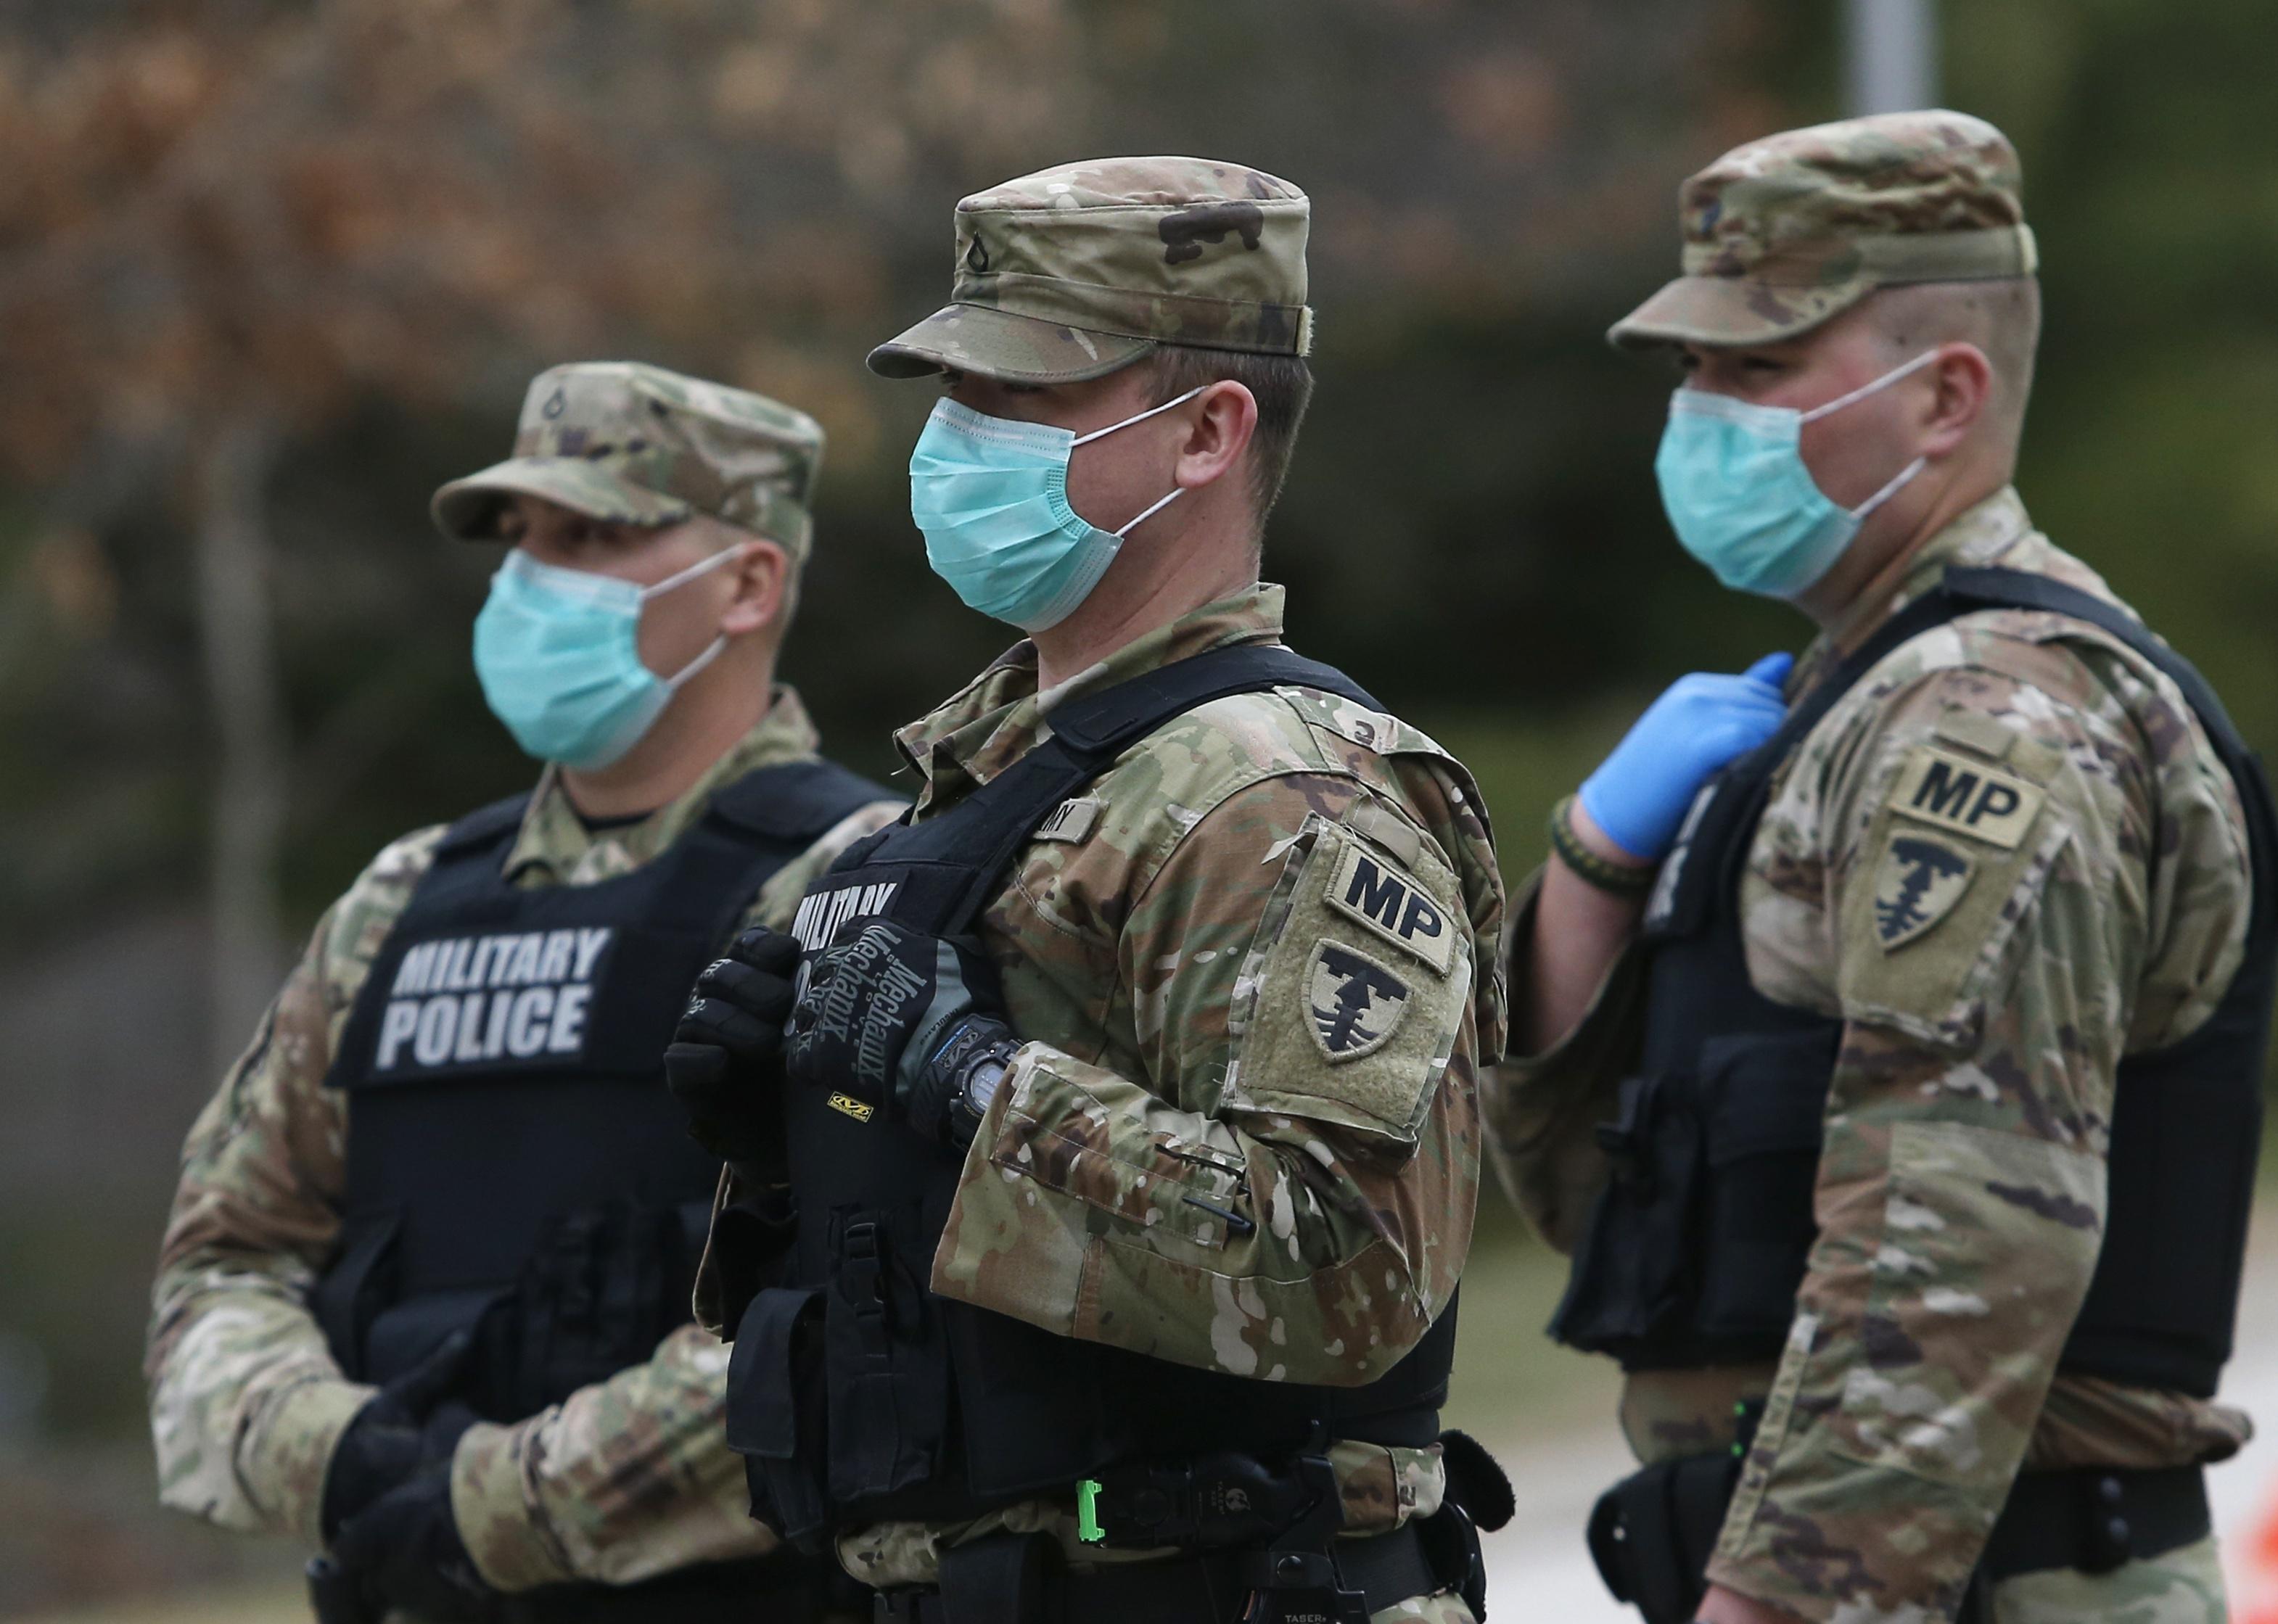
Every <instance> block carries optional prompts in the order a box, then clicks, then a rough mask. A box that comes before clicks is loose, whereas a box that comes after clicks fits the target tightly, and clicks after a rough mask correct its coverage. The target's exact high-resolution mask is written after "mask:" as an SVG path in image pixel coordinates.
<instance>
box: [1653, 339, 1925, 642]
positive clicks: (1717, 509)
mask: <svg viewBox="0 0 2278 1624" xmlns="http://www.w3.org/2000/svg"><path fill="white" fill-rule="evenodd" d="M1937 358H1938V352H1937V351H1936V350H1930V351H1928V352H1926V353H1924V354H1923V355H1917V356H1915V358H1914V359H1913V360H1912V361H1909V362H1907V363H1906V364H1905V365H1904V366H1901V367H1899V368H1896V369H1894V370H1892V371H1889V372H1885V373H1884V375H1883V376H1882V377H1878V378H1877V379H1876V380H1875V381H1874V382H1873V383H1871V384H1869V385H1865V386H1864V387H1863V388H1859V389H1854V390H1853V391H1852V392H1851V393H1849V394H1846V395H1842V396H1838V398H1837V399H1835V400H1830V401H1829V402H1828V403H1827V404H1826V405H1824V406H1819V407H1814V408H1812V409H1811V410H1810V411H1808V412H1800V411H1797V410H1796V409H1795V408H1793V407H1788V406H1753V405H1750V404H1749V403H1748V402H1747V401H1746V400H1734V399H1732V397H1731V396H1730V395H1720V394H1710V393H1708V392H1707V391H1705V390H1700V389H1679V390H1678V392H1677V393H1676V394H1675V395H1674V396H1673V397H1671V399H1670V403H1669V426H1668V427H1667V428H1666V429H1665V430H1663V432H1662V437H1661V451H1660V454H1659V455H1657V456H1656V457H1655V459H1654V464H1653V471H1654V474H1655V477H1657V478H1658V479H1659V480H1660V482H1661V501H1662V506H1663V507H1665V508H1666V509H1668V512H1669V522H1670V525H1671V526H1672V527H1673V528H1674V529H1675V530H1676V531H1677V539H1678V541H1679V542H1681V543H1683V544H1684V546H1685V550H1686V552H1687V553H1691V554H1692V555H1693V557H1694V558H1697V559H1699V560H1701V562H1702V563H1704V564H1706V565H1707V566H1709V568H1710V569H1711V570H1712V571H1714V572H1715V574H1716V579H1718V580H1719V581H1721V582H1723V583H1724V584H1725V585H1726V586H1728V587H1731V588H1733V589H1734V590H1735V591H1743V592H1758V593H1762V595H1763V596H1765V597H1767V598H1793V597H1795V596H1797V595H1798V594H1799V593H1800V592H1803V591H1807V590H1808V589H1809V588H1810V587H1811V585H1812V584H1813V583H1816V582H1817V581H1818V580H1820V579H1821V578H1822V577H1823V576H1825V575H1826V574H1827V572H1828V571H1829V570H1831V569H1832V568H1834V567H1835V560H1837V559H1839V558H1841V557H1842V556H1843V551H1844V549H1845V548H1846V547H1848V546H1849V545H1851V538H1853V537H1854V536H1856V535H1857V534H1858V533H1859V526H1860V524H1861V522H1864V520H1865V519H1866V517H1867V515H1869V514H1870V513H1873V512H1874V511H1875V509H1877V507H1881V506H1882V505H1883V504H1884V502H1887V501H1889V500H1890V499H1891V498H1892V497H1893V496H1895V495H1897V494H1898V492H1899V490H1900V487H1901V486H1903V485H1904V484H1906V483H1907V481H1908V480H1910V479H1912V478H1913V477H1915V475H1917V474H1919V473H1921V472H1922V471H1923V468H1924V466H1926V464H1927V463H1928V461H1929V459H1928V458H1925V457H1916V458H1915V460H1914V461H1911V462H1909V463H1907V465H1906V467H1904V468H1903V469H1900V470H1899V473H1898V476H1897V477H1895V478H1894V479H1892V481H1891V483H1890V484H1886V485H1884V487H1883V488H1882V489H1881V490H1879V491H1877V492H1875V494H1874V495H1872V496H1870V497H1869V498H1868V499H1866V501H1865V502H1863V503H1861V505H1860V506H1859V507H1851V508H1845V507H1838V506H1836V505H1835V503H1833V502H1831V501H1830V500H1829V499H1827V495H1826V493H1825V492H1823V491H1821V490H1820V488H1819V486H1818V484H1817V483H1816V481H1814V480H1813V478H1812V477H1811V470H1810V469H1808V468H1807V467H1805V466H1804V461H1803V425H1804V424H1805V423H1810V422H1812V421H1813V420H1814V419H1816V418H1820V417H1824V416H1828V415H1829V414H1830V413H1831V412H1839V411H1841V410H1842V409H1843V408H1845V407H1846V406H1849V405H1852V404H1853V403H1854V402H1855V401H1859V400H1865V399H1866V398H1867V397H1868V396H1869V395H1870V394H1873V393H1876V392H1877V390H1882V389H1887V388H1889V387H1890V386H1891V385H1892V384H1895V383H1897V382H1898V381H1899V379H1900V378H1902V377H1906V376H1907V374H1908V373H1909V372H1913V371H1915V370H1917V369H1919V368H1922V367H1925V366H1928V365H1929V364H1930V362H1932V361H1934V360H1936V359H1937Z"/></svg>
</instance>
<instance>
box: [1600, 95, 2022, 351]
mask: <svg viewBox="0 0 2278 1624" xmlns="http://www.w3.org/2000/svg"><path fill="white" fill-rule="evenodd" d="M2021 181H2022V177H2021V175H2020V173H2019V169H2018V164H2017V152H2016V149H2014V147H2012V146H2010V144H2009V140H2008V137H2007V136H2005V135H2003V134H2002V133H2001V132H2000V131H1999V130H1997V129H1995V128H1994V127H1993V126H1991V125H1990V124H1988V123H1986V122H1985V121H1984V119H1983V118H1971V117H1970V116H1969V115H1968V114H1967V113H1955V112H1946V111H1928V112H1915V113H1883V114H1878V115H1877V116H1876V117H1874V118H1850V119H1846V120H1844V121H1843V122H1842V123H1840V124H1822V125H1816V126H1813V127H1811V128H1809V129H1804V130H1788V131H1785V132H1783V133H1780V134H1777V135H1768V136H1766V137H1764V139H1763V140H1762V141H1750V142H1749V143H1748V144H1747V145H1746V146H1744V147H1736V148H1734V149H1732V150H1731V151H1730V152H1728V153H1726V154H1725V155H1724V156H1723V157H1721V158H1718V159H1717V160H1716V162H1715V163H1714V164H1710V165H1709V167H1708V168H1706V169H1704V170H1702V171H1701V172H1700V173H1699V174H1697V175H1694V176H1693V178H1692V179H1689V180H1687V181H1686V183H1685V185H1684V187H1682V189H1681V190H1680V191H1679V193H1678V210H1679V212H1680V214H1681V216H1682V217H1683V225H1684V232H1685V256H1684V272H1685V274H1684V275H1682V276H1680V277H1678V278H1677V280H1675V281H1674V282H1671V283H1670V284H1669V286H1666V287H1664V288H1663V289H1662V290H1661V291H1660V292H1659V293H1657V294H1655V295H1654V296H1653V297H1652V298H1650V299H1648V300H1647V301H1645V302H1644V303H1643V304H1641V305H1640V306H1639V307H1638V308H1637V309H1635V310H1633V311H1632V312H1631V313H1630V314H1629V316H1626V317H1625V318H1624V320H1622V321H1621V322H1620V323H1618V324H1616V326H1615V327H1614V329H1613V331H1612V332H1609V334H1607V337H1608V338H1609V339H1611V340H1612V341H1613V342H1614V343H1615V344H1617V345H1619V346H1622V347H1627V348H1642V347H1646V346H1648V345H1653V344H1676V343H1690V344H1711V345H1714V344H1770V343H1774V342H1777V340H1779V339H1792V338H1794V337H1796V336H1797V335H1799V334H1800V333H1804V332H1809V331H1810V330H1811V329H1812V328H1814V327H1816V326H1818V325H1819V324H1821V323H1822V322H1823V321H1826V320H1827V319H1828V318H1829V317H1831V316H1835V315H1837V314H1838V313H1839V312H1841V311H1844V310H1846V309H1850V308H1851V307H1852V306H1853V305H1854V304H1856V303H1858V302H1859V301H1861V299H1864V298H1865V297H1866V296H1867V295H1868V294H1870V293H1873V292H1874V291H1875V290H1876V289H1877V288H1878V287H1895V286H1900V285H1902V284H1906V283H1912V282H1975V281H1984V280H1989V279H1994V278H2015V277H2029V276H2031V275H2032V274H2033V272H2034V271H2035V270H2036V269H2037V266H2038V257H2037V254H2036V252H2035V250H2034V246H2033V233H2032V228H2031V227H2030V226H2028V225H2026V224H2025V210H2024V204H2023V202H2022V200H2021V198H2020V196H2019V188H2020V185H2021Z"/></svg>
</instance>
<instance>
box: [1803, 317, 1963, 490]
mask: <svg viewBox="0 0 2278 1624" xmlns="http://www.w3.org/2000/svg"><path fill="white" fill-rule="evenodd" d="M1937 359H1938V351H1936V350H1934V349H1926V350H1924V351H1923V353H1922V354H1921V355H1917V356H1915V358H1914V359H1913V360H1912V361H1909V362H1907V363H1906V364H1905V365H1903V366H1899V367H1893V368H1892V370H1890V371H1888V372H1885V373H1884V374H1883V376H1882V377H1878V378H1877V379H1876V380H1875V381H1874V382H1873V383H1871V384H1862V385H1860V386H1859V387H1858V388H1856V389H1854V390H1853V391H1852V392H1851V393H1849V394H1846V395H1838V396H1836V397H1835V399H1833V400H1830V401H1829V402H1827V404H1826V405H1824V406H1815V407H1813V408H1811V409H1810V410H1809V411H1808V412H1800V413H1799V414H1797V417H1796V421H1797V422H1799V423H1811V422H1813V421H1815V420H1816V419H1818V418H1821V417H1824V416H1827V415H1828V414H1829V413H1831V412H1839V411H1841V410H1842V409H1843V408H1845V407H1846V406H1849V405H1851V404H1852V403H1853V402H1854V401H1857V400H1865V399H1866V398H1867V397H1868V396H1869V395H1870V394H1873V393H1875V392H1876V391H1877V390H1878V389H1887V388H1889V387H1890V386H1891V385H1892V384H1895V383H1897V382H1898V381H1899V380H1900V378H1902V377H1906V376H1907V374H1908V373H1911V372H1919V371H1921V370H1923V368H1924V367H1926V366H1928V365H1930V362H1933V361H1936V360H1937ZM1929 466H1930V459H1929V458H1928V457H1916V458H1915V460H1914V461H1911V462H1909V463H1907V465H1906V466H1905V467H1904V468H1902V469H1900V470H1899V473H1898V477H1896V478H1895V479H1893V480H1892V481H1891V483H1890V484H1886V485H1884V487H1883V488H1882V489H1881V490H1879V491H1877V492H1875V494H1874V495H1872V496H1870V497H1869V498H1868V499H1866V500H1865V501H1864V502H1862V503H1861V504H1860V505H1859V506H1858V507H1854V508H1853V509H1852V510H1851V516H1852V518H1853V519H1854V520H1857V521H1860V522H1864V521H1865V520H1866V518H1867V515H1869V514H1871V513H1873V512H1874V511H1875V509H1877V507H1881V506H1882V505H1883V504H1884V502H1887V501H1889V500H1890V499H1892V497H1894V496H1896V495H1897V494H1898V493H1899V492H1900V489H1901V488H1903V487H1904V486H1905V484H1906V483H1907V481H1908V480H1910V479H1912V478H1913V477H1915V475H1916V474H1919V473H1921V472H1922V471H1923V469H1926V468H1928V467H1929Z"/></svg>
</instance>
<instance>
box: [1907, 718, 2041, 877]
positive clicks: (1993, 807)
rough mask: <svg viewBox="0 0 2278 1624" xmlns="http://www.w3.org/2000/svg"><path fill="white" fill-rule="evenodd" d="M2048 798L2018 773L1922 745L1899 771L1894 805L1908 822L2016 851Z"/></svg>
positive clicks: (1930, 745)
mask: <svg viewBox="0 0 2278 1624" xmlns="http://www.w3.org/2000/svg"><path fill="white" fill-rule="evenodd" d="M2043 798H2044V797H2043V794H2042V792H2041V790H2039V789H2037V788H2035V787H2034V786H2033V785H2031V784H2029V783H2027V782H2025V781H2024V780H2023V779H2022V778H2019V777H2017V776H2015V775H2014V774H2009V773H2003V772H1999V771H1997V770H1996V769H1995V768H1993V767H1991V766H1987V765H1986V764H1985V763H1984V762H1983V761H1972V760H1969V759H1965V758H1963V757H1961V756H1957V755H1954V754H1953V753H1952V752H1951V751H1943V750H1940V749H1938V747H1937V746H1936V745H1932V744H1918V745H1916V746H1915V750H1914V753H1913V754H1911V755H1909V756H1908V757H1907V760H1906V765H1905V766H1902V767H1900V769H1899V779H1898V784H1897V787H1896V788H1895V789H1893V790H1892V795H1891V803H1890V804H1891V810H1892V812H1898V813H1899V814H1900V815H1901V816H1903V817H1907V818H1915V819H1919V820H1922V821H1923V822H1924V823H1930V824H1935V825H1936V826H1937V827H1940V828H1945V829H1951V830H1953V832H1954V833H1955V834H1957V835H1968V836H1969V837H1970V838H1971V839H1972V840H1982V841H1984V842H1986V844H1988V845H1991V846H1999V847H2000V848H2001V850H2004V851H2014V850H2016V849H2017V846H2018V844H2019V842H2022V840H2023V839H2024V838H2025V832H2026V831H2027V830H2028V829H2030V828H2031V827H2033V820H2034V819H2035V818H2036V817H2037V816H2038V815H2039V813H2040V810H2041V802H2042V799H2043Z"/></svg>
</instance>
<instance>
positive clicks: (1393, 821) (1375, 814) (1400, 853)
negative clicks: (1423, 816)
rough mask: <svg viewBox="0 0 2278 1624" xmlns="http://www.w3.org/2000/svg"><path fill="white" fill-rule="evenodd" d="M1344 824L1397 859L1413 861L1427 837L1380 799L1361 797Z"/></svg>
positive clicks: (1398, 860) (1348, 813)
mask: <svg viewBox="0 0 2278 1624" xmlns="http://www.w3.org/2000/svg"><path fill="white" fill-rule="evenodd" d="M1344 825H1345V827H1347V828H1349V829H1350V830H1352V831H1353V832H1354V833H1355V834H1357V835H1366V836H1367V837H1368V838H1369V839H1371V840H1372V841H1374V842H1376V843H1377V844H1378V845H1380V846H1381V847H1383V848H1384V849H1385V850H1387V851H1389V852H1390V853H1391V854H1392V855H1393V858H1394V859H1395V861H1397V862H1400V863H1403V864H1409V865H1413V864H1414V863H1415V861H1416V859H1417V858H1418V857H1420V856H1422V855H1423V851H1424V837H1423V836H1422V835H1419V834H1418V833H1417V831H1416V826H1415V825H1414V824H1412V823H1410V822H1409V821H1408V820H1406V819H1405V818H1403V817H1402V816H1401V815H1400V814H1399V813H1397V812H1394V811H1393V810H1392V809H1391V808H1390V807H1388V806H1387V805H1385V804H1384V803H1383V802H1381V801H1362V802H1361V803H1359V804H1357V805H1356V806H1355V807H1354V808H1353V809H1352V810H1351V811H1350V812H1347V813H1346V814H1345V816H1344Z"/></svg>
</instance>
